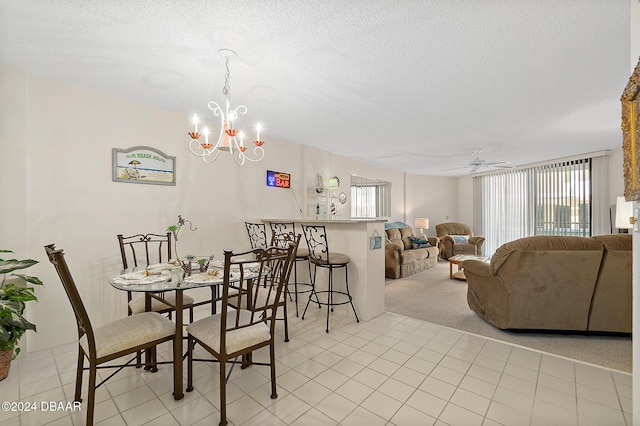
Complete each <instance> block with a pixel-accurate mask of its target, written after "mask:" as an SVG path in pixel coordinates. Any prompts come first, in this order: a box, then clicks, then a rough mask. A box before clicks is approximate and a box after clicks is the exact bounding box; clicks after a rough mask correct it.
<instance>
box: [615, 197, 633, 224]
mask: <svg viewBox="0 0 640 426" xmlns="http://www.w3.org/2000/svg"><path fill="white" fill-rule="evenodd" d="M631 217H633V203H632V202H631V201H625V199H624V197H618V199H617V201H616V228H618V229H631V228H633V224H632V223H631Z"/></svg>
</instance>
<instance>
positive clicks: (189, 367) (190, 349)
mask: <svg viewBox="0 0 640 426" xmlns="http://www.w3.org/2000/svg"><path fill="white" fill-rule="evenodd" d="M174 345H175V343H174ZM194 345H195V343H194V341H193V337H191V336H188V338H187V392H191V391H192V390H193V347H194ZM174 362H175V360H174ZM174 370H175V368H174Z"/></svg>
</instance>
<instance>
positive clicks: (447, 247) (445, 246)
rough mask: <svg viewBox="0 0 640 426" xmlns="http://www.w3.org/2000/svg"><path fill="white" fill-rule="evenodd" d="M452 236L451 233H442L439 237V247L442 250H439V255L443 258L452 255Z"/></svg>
mask: <svg viewBox="0 0 640 426" xmlns="http://www.w3.org/2000/svg"><path fill="white" fill-rule="evenodd" d="M453 244H454V241H453V238H452V237H451V235H444V236H442V237H440V247H441V248H442V250H441V251H440V256H441V257H442V258H443V259H448V258H450V257H451V256H453Z"/></svg>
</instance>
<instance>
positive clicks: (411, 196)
mask: <svg viewBox="0 0 640 426" xmlns="http://www.w3.org/2000/svg"><path fill="white" fill-rule="evenodd" d="M406 194H407V195H406V218H405V220H404V222H405V223H407V224H409V225H411V227H414V225H415V218H417V217H426V218H428V219H429V229H428V230H425V231H424V233H425V234H426V235H430V236H435V235H436V225H437V224H439V223H443V222H458V221H459V216H458V179H457V178H450V177H440V176H424V175H407V176H406Z"/></svg>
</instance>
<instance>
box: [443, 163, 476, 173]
mask: <svg viewBox="0 0 640 426" xmlns="http://www.w3.org/2000/svg"><path fill="white" fill-rule="evenodd" d="M467 167H469V166H468V165H467V166H460V167H453V168H450V169H442V170H440V171H441V172H448V171H451V170H460V169H466V168H467Z"/></svg>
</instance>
